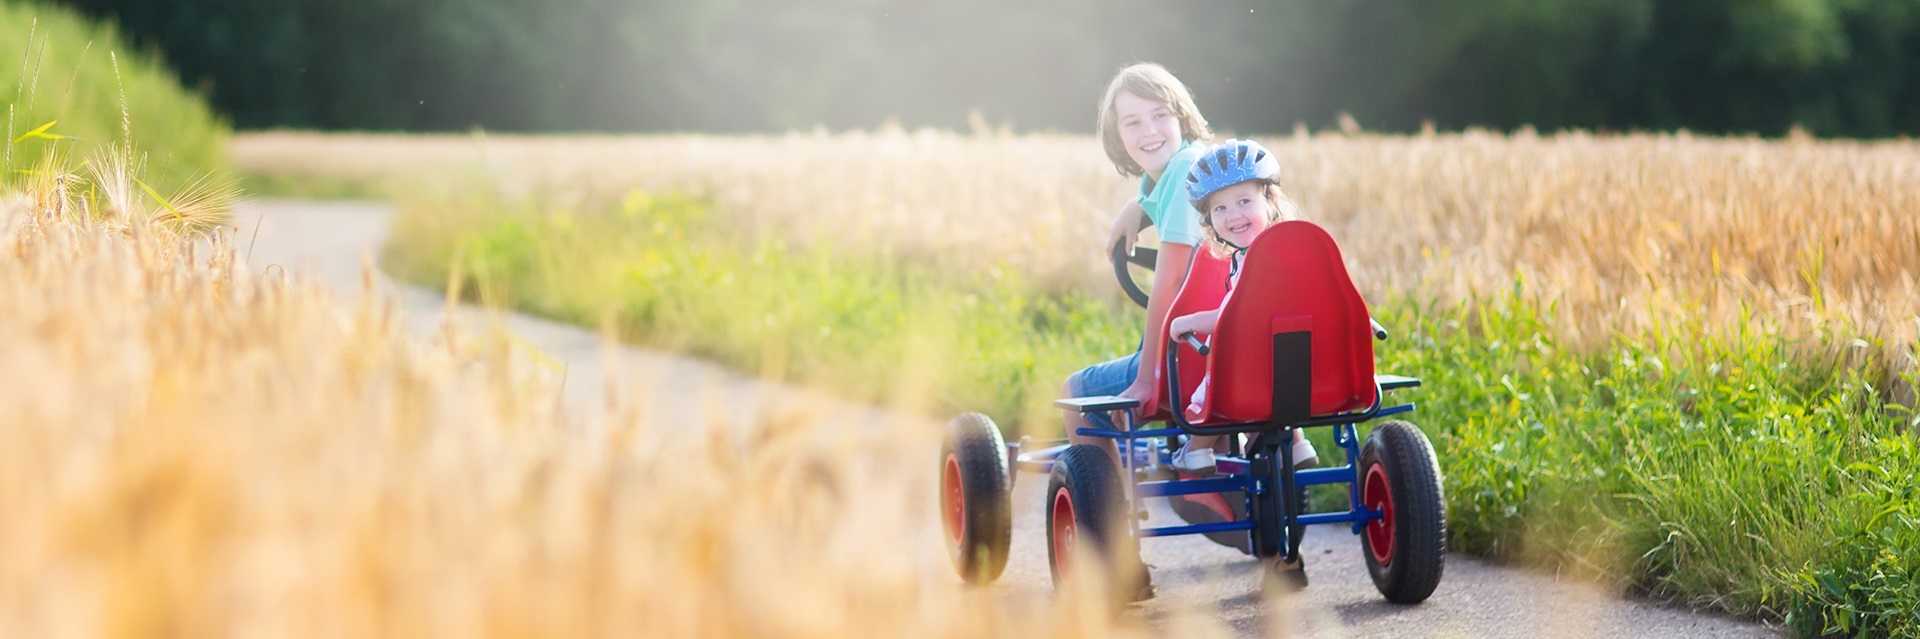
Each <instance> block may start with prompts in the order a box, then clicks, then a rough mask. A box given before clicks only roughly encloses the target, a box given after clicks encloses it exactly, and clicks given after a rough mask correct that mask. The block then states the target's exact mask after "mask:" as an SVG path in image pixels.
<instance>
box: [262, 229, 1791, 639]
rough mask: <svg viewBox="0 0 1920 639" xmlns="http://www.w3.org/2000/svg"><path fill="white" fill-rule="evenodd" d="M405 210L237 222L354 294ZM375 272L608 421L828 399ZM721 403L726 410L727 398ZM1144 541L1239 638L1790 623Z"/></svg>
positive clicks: (1548, 582) (1768, 632)
mask: <svg viewBox="0 0 1920 639" xmlns="http://www.w3.org/2000/svg"><path fill="white" fill-rule="evenodd" d="M390 214H391V213H390V209H389V207H387V206H386V205H384V204H378V203H313V202H293V201H264V202H254V203H250V204H247V205H244V206H242V207H241V208H240V210H239V211H238V212H237V213H236V215H235V216H234V223H235V225H236V226H238V227H239V234H240V237H242V238H247V237H248V236H249V235H251V234H253V233H254V232H255V231H254V227H255V226H256V225H258V227H259V228H258V235H257V237H256V239H254V241H253V246H252V249H251V255H249V256H247V260H248V262H249V263H250V264H251V265H253V268H255V269H266V268H270V267H272V266H273V265H278V266H280V267H284V268H286V269H287V270H288V271H289V272H291V273H295V274H298V275H300V276H303V277H311V278H316V279H317V280H319V281H320V282H322V283H323V284H324V285H325V286H327V287H329V288H331V289H334V290H335V291H337V292H338V293H340V294H342V295H344V296H348V297H352V296H357V295H359V294H360V293H361V292H362V291H364V290H366V288H367V281H366V278H365V274H366V272H367V271H366V269H367V268H368V265H370V264H371V263H372V259H373V255H374V251H376V250H377V248H378V247H379V246H380V244H381V243H382V242H383V241H384V240H385V238H386V234H387V223H388V219H389V217H390ZM245 244H246V243H245V242H244V241H243V243H242V250H243V252H245V251H246V248H245ZM373 286H374V288H375V289H376V291H377V292H378V294H380V295H383V296H385V297H387V298H389V299H391V300H393V301H394V303H396V304H397V305H398V306H399V308H400V311H401V313H402V314H403V315H404V316H405V318H406V321H407V322H408V324H409V326H410V327H412V328H413V329H414V330H415V331H416V332H418V333H419V334H421V335H423V336H431V335H433V334H434V333H435V332H436V331H437V330H438V328H439V327H440V325H441V323H442V322H443V321H445V320H444V318H446V317H448V316H449V315H448V314H449V312H451V317H453V318H454V320H455V321H459V322H474V323H480V322H498V323H499V324H500V325H502V326H504V327H505V328H506V329H507V330H509V331H511V332H512V333H513V334H514V335H516V336H518V337H519V338H520V339H521V340H523V341H525V342H526V343H528V344H530V345H532V346H534V347H536V348H538V349H539V350H540V351H542V352H543V353H545V354H546V355H547V356H548V357H551V358H553V359H554V360H555V361H557V362H559V363H560V364H561V365H563V366H565V367H566V378H567V383H566V392H565V395H566V397H565V402H566V403H567V405H568V410H569V411H570V412H572V413H574V414H575V415H576V416H577V417H578V419H579V420H580V421H581V422H582V423H586V424H592V423H595V422H597V421H598V415H599V414H600V411H601V410H602V409H603V404H604V402H603V399H602V398H604V397H605V388H606V387H607V384H608V383H609V380H610V379H615V380H623V381H622V383H623V384H629V385H634V384H637V385H639V386H641V387H643V388H651V389H652V393H653V394H654V396H655V397H675V398H683V399H684V398H704V399H703V400H702V401H674V402H647V404H648V405H650V406H651V408H650V410H653V411H655V413H654V414H653V415H652V416H653V417H655V418H658V419H666V420H697V421H692V422H684V423H708V422H707V420H710V419H713V418H716V417H718V418H722V419H724V418H725V417H724V416H726V415H735V416H741V417H742V418H744V416H746V415H750V414H752V413H753V412H754V411H752V410H743V408H744V407H745V406H743V403H747V405H751V404H750V403H752V402H788V401H796V400H800V401H808V402H814V403H818V402H820V401H821V399H820V398H819V396H818V395H817V394H815V393H810V392H808V391H803V390H797V389H793V388H787V387H781V386H778V385H774V384H768V383H764V382H760V381H757V380H753V379H750V378H747V377H744V376H741V375H738V374H734V373H731V372H729V371H726V370H724V369H722V368H720V367H717V366H714V365H712V364H708V363H705V362H701V361H698V360H693V359H689V358H685V357H679V356H674V355H668V354H662V353H656V352H651V351H646V350H642V349H637V348H630V347H608V346H606V345H604V344H603V343H602V340H601V339H600V337H599V336H598V335H597V334H595V333H594V332H592V331H586V330H581V329H579V328H577V327H574V326H570V325H565V324H560V323H556V322H550V321H546V320H541V319H537V318H532V317H528V316H524V315H520V314H515V313H491V312H487V311H483V310H479V309H475V308H471V307H464V306H462V307H456V308H452V309H449V308H448V306H447V302H446V300H445V299H444V298H443V297H442V296H441V295H440V294H439V293H438V292H435V291H428V290H425V289H421V288H417V287H412V286H406V285H400V284H397V283H394V282H392V281H390V280H387V279H386V278H384V277H380V276H378V275H377V274H376V275H375V278H374V281H373ZM826 405H827V406H829V407H830V408H829V409H828V410H831V411H833V412H834V413H833V414H834V419H839V420H851V421H853V422H855V423H875V424H877V423H882V422H884V421H890V420H892V419H897V416H889V415H887V414H885V413H883V412H882V411H880V410H878V409H874V408H871V407H865V406H857V405H853V404H848V403H845V402H838V401H829V402H827V403H826ZM720 408H724V410H715V409H720ZM666 411H679V412H678V413H671V412H666ZM1416 421H1417V416H1416ZM931 457H932V455H929V459H931ZM1045 483H1046V478H1045V477H1043V476H1040V475H1032V474H1028V475H1022V476H1021V477H1020V478H1019V482H1018V484H1017V486H1016V488H1015V494H1014V504H1015V513H1014V537H1013V551H1012V552H1013V558H1012V560H1011V561H1010V562H1009V565H1008V567H1007V573H1006V575H1005V576H1003V577H1002V578H1001V579H1000V581H999V582H998V583H997V584H996V585H995V586H994V588H996V589H999V590H1001V591H1003V592H1004V593H1005V596H1007V597H1009V598H1029V597H1045V596H1048V593H1050V592H1051V586H1050V585H1049V582H1048V576H1047V554H1046V549H1045V547H1044V545H1045V540H1046V535H1045V533H1044V531H1043V530H1042V526H1043V524H1044V522H1045V517H1044V515H1043V513H1042V511H1041V507H1040V506H1041V498H1040V495H1039V493H1040V492H1042V491H1043V490H1044V488H1045ZM931 498H932V497H931V496H929V499H931ZM1149 514H1150V517H1151V521H1150V522H1149V525H1161V524H1162V522H1170V521H1172V520H1173V519H1174V516H1173V513H1172V511H1171V510H1169V509H1167V508H1166V507H1165V505H1164V502H1163V501H1160V500H1155V501H1154V503H1153V504H1151V505H1150V508H1149ZM930 534H932V531H930ZM1142 545H1143V552H1144V559H1145V560H1146V562H1147V563H1148V564H1149V565H1151V566H1153V568H1154V569H1153V578H1154V583H1155V585H1156V586H1157V588H1158V592H1159V596H1158V597H1157V598H1155V599H1153V600H1151V601H1149V602H1147V603H1145V604H1143V605H1142V606H1140V607H1139V609H1138V611H1137V612H1136V613H1135V614H1143V615H1147V616H1148V618H1150V619H1155V620H1158V619H1164V618H1166V616H1167V612H1168V611H1171V610H1175V609H1182V608H1186V609H1191V608H1194V607H1213V608H1215V609H1217V610H1218V611H1219V618H1220V620H1221V621H1222V622H1224V623H1225V624H1227V625H1229V626H1230V627H1232V628H1233V629H1234V631H1235V633H1236V634H1238V635H1240V636H1270V635H1272V634H1274V632H1273V631H1275V630H1280V629H1281V627H1283V626H1290V628H1288V629H1291V630H1294V631H1296V632H1297V634H1300V635H1304V636H1317V637H1318V636H1324V637H1619V636H1628V637H1707V638H1720V637H1778V636H1783V635H1782V634H1781V633H1780V632H1779V631H1777V630H1774V629H1770V628H1766V627H1762V626H1759V625H1754V624H1750V623H1743V622H1738V621H1733V620H1728V619H1724V618H1721V617H1716V616H1711V615H1698V614H1690V613H1686V612H1682V611H1677V610H1671V609H1667V608H1662V607H1658V606H1652V605H1647V604H1644V603H1639V602H1632V601H1623V600H1620V599H1618V598H1615V597H1612V596H1610V595H1607V594H1605V593H1603V592H1601V591H1599V590H1596V589H1593V588H1590V587H1587V586H1584V585H1580V584H1576V583H1568V582H1561V581H1557V580H1555V579H1553V578H1552V577H1550V576H1546V575H1540V574H1536V573H1531V572H1525V571H1520V570H1514V569H1509V568H1503V567H1499V566H1493V565H1489V564H1487V563H1485V562H1481V561H1476V560H1473V559H1469V558H1467V557H1463V556H1460V555H1457V554H1456V555H1448V557H1447V568H1446V576H1445V577H1444V578H1443V579H1442V580H1441V582H1440V589H1439V590H1438V591H1437V592H1435V593H1434V595H1433V597H1432V598H1431V599H1428V600H1427V601H1426V602H1425V603H1423V604H1421V605H1417V606H1397V605H1393V604H1388V603H1386V602H1385V601H1384V600H1382V599H1381V598H1380V596H1379V594H1378V593H1376V592H1375V591H1374V590H1373V585H1372V583H1371V582H1370V581H1368V579H1367V572H1366V567H1365V565H1364V564H1363V563H1362V562H1361V559H1360V544H1359V541H1358V538H1357V537H1355V536H1354V535H1352V534H1350V533H1348V532H1347V531H1346V529H1344V528H1339V527H1335V526H1316V527H1314V528H1313V529H1311V530H1310V531H1309V533H1308V535H1307V539H1306V544H1305V547H1304V548H1303V552H1304V553H1305V555H1306V557H1307V558H1308V564H1307V565H1308V574H1309V576H1310V577H1311V580H1312V585H1311V586H1310V587H1309V588H1307V589H1306V590H1305V591H1303V592H1301V593H1299V594H1297V595H1294V596H1292V597H1289V598H1287V599H1286V600H1284V602H1283V603H1282V604H1280V605H1278V606H1273V607H1269V606H1267V605H1264V604H1263V603H1262V600H1261V597H1260V596H1259V593H1260V572H1259V566H1258V564H1256V563H1255V562H1254V561H1253V560H1251V559H1249V558H1247V557H1245V556H1244V555H1241V554H1240V553H1239V552H1237V551H1234V550H1230V549H1227V548H1224V547H1220V546H1216V545H1214V544H1212V543H1209V542H1207V541H1205V540H1204V539H1202V538H1198V537H1178V538H1171V539H1149V540H1146V541H1144V542H1143V544H1142ZM956 581H957V578H956ZM1180 630H1181V629H1180V628H1167V631H1168V634H1169V635H1172V636H1180V635H1181V634H1182V633H1181V632H1180Z"/></svg>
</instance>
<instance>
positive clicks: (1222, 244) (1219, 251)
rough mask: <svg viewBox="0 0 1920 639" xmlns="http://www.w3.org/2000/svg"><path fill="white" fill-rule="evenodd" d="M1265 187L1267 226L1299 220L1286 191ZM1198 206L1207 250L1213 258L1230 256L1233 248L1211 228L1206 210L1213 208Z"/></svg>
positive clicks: (1275, 185)
mask: <svg viewBox="0 0 1920 639" xmlns="http://www.w3.org/2000/svg"><path fill="white" fill-rule="evenodd" d="M1266 185H1267V189H1266V190H1267V203H1268V204H1271V205H1272V206H1271V207H1268V208H1267V224H1269V225H1271V224H1277V223H1280V222H1282V221H1285V220H1297V219H1300V205H1299V204H1296V203H1294V201H1293V198H1290V197H1287V193H1286V191H1283V190H1281V189H1280V184H1279V183H1277V182H1267V183H1266ZM1223 190H1224V189H1223ZM1214 193H1219V191H1215V192H1214ZM1207 199H1208V200H1212V199H1213V194H1208V195H1207ZM1200 204H1201V206H1199V207H1197V208H1198V209H1199V211H1198V213H1199V214H1200V232H1201V235H1204V236H1205V237H1206V244H1207V250H1209V251H1212V252H1213V255H1214V256H1215V257H1226V256H1228V255H1232V254H1233V250H1234V249H1233V246H1232V245H1230V244H1227V241H1226V240H1225V239H1223V238H1221V237H1220V232H1219V231H1216V230H1214V228H1213V213H1212V212H1210V211H1209V210H1208V209H1211V208H1213V207H1210V206H1206V202H1201V203H1200Z"/></svg>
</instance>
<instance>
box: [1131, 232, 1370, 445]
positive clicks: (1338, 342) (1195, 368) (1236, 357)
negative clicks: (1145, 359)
mask: <svg viewBox="0 0 1920 639" xmlns="http://www.w3.org/2000/svg"><path fill="white" fill-rule="evenodd" d="M1229 270H1230V264H1229V262H1228V260H1227V259H1226V258H1220V257H1215V256H1214V255H1213V254H1212V253H1211V252H1210V251H1205V250H1198V251H1195V257H1194V261H1193V266H1192V268H1191V269H1190V270H1189V271H1188V274H1187V281H1186V283H1185V285H1183V286H1181V288H1180V293H1179V295H1178V296H1176V297H1175V298H1174V302H1173V308H1172V310H1171V311H1169V312H1168V313H1167V320H1168V324H1170V323H1171V322H1172V320H1173V318H1176V317H1180V316H1182V315H1186V314H1190V313H1195V312H1200V311H1206V310H1212V309H1215V308H1219V309H1221V312H1220V322H1219V325H1218V326H1217V327H1216V328H1215V330H1214V334H1213V336H1212V339H1211V341H1210V344H1209V348H1210V350H1211V351H1212V352H1211V355H1210V356H1202V355H1200V354H1199V353H1198V352H1196V351H1194V350H1193V347H1191V346H1188V345H1187V344H1185V343H1184V342H1182V343H1181V344H1180V345H1179V346H1178V347H1177V348H1178V351H1177V352H1178V356H1177V357H1178V367H1179V373H1180V395H1179V397H1177V398H1174V401H1171V402H1169V401H1167V398H1166V397H1164V395H1165V394H1166V392H1167V391H1166V386H1165V383H1166V378H1165V375H1166V372H1165V371H1164V370H1163V371H1161V373H1160V375H1161V377H1160V385H1159V386H1158V387H1157V388H1158V392H1156V393H1155V397H1154V398H1153V399H1152V400H1149V401H1148V402H1147V404H1146V405H1145V406H1143V407H1142V414H1143V415H1146V416H1147V417H1146V418H1145V419H1146V420H1165V419H1169V418H1170V416H1171V415H1170V412H1169V411H1181V410H1184V409H1185V408H1186V405H1187V398H1190V397H1192V396H1193V391H1194V388H1195V387H1197V386H1198V385H1199V383H1200V380H1201V377H1202V376H1203V375H1210V376H1211V381H1209V382H1208V384H1209V388H1208V391H1207V396H1206V403H1205V405H1204V406H1203V407H1202V408H1203V409H1204V410H1203V411H1202V412H1201V414H1203V415H1205V417H1204V418H1203V419H1200V420H1196V421H1193V422H1192V425H1194V426H1216V425H1228V424H1247V423H1261V422H1269V421H1271V420H1272V418H1273V403H1274V402H1273V396H1274V392H1273V378H1274V371H1275V367H1274V361H1273V358H1274V336H1275V335H1277V334H1283V333H1295V332H1302V331H1304V332H1308V333H1310V338H1308V341H1309V342H1310V343H1311V356H1310V360H1311V361H1310V364H1309V366H1310V369H1309V370H1310V374H1309V376H1308V378H1309V379H1311V380H1312V382H1311V383H1312V392H1311V395H1310V400H1309V401H1308V404H1309V407H1310V408H1309V412H1310V414H1311V416H1313V417H1321V416H1327V415H1333V414H1337V413H1346V412H1352V411H1358V410H1365V409H1367V408H1369V407H1371V406H1372V405H1373V404H1374V401H1375V398H1376V396H1377V394H1378V389H1377V387H1376V386H1375V385H1374V378H1373V331H1372V324H1371V322H1370V321H1369V320H1370V316H1369V315H1368V312H1367V304H1366V301H1364V300H1362V299H1361V298H1360V293H1359V291H1357V290H1355V289H1354V287H1353V280H1352V279H1351V278H1349V277H1348V276H1347V267H1346V264H1345V263H1344V262H1342V261H1341V258H1340V248H1339V246H1338V245H1336V244H1334V242H1333V238H1332V237H1331V236H1329V235H1327V232H1326V230H1324V229H1322V228H1320V227H1319V226H1318V225H1315V224H1313V223H1311V222H1305V221H1287V222H1281V223H1279V224H1276V225H1274V226H1272V227H1269V228H1268V229H1267V230H1266V231H1264V232H1262V233H1261V234H1260V236H1259V237H1257V238H1255V239H1254V241H1253V245H1252V246H1250V247H1248V249H1247V256H1246V259H1245V262H1244V263H1243V264H1242V266H1241V273H1240V282H1239V284H1238V286H1236V287H1235V289H1234V291H1233V294H1232V295H1227V277H1228V273H1229ZM1223 297H1224V298H1225V306H1224V307H1223V306H1221V300H1222V298H1223ZM1167 330H1168V328H1167V324H1162V325H1161V326H1160V328H1159V329H1158V330H1157V331H1156V333H1157V335H1156V338H1157V339H1159V340H1161V343H1166V339H1167ZM1282 364H1287V365H1294V364H1293V363H1291V362H1282ZM1156 365H1158V366H1164V363H1158V364H1156ZM1296 366H1297V365H1296Z"/></svg>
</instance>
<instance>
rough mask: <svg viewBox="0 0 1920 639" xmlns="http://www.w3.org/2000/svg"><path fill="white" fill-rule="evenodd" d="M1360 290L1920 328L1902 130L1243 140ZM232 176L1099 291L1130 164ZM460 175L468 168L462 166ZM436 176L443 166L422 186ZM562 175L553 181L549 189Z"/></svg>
mask: <svg viewBox="0 0 1920 639" xmlns="http://www.w3.org/2000/svg"><path fill="white" fill-rule="evenodd" d="M1260 139H1262V141H1264V142H1266V143H1267V144H1268V145H1269V146H1270V147H1272V148H1273V149H1274V150H1275V151H1276V152H1277V153H1278V154H1279V155H1280V156H1281V165H1282V167H1283V171H1284V172H1285V173H1284V178H1283V179H1284V181H1285V186H1286V189H1287V191H1288V192H1289V194H1290V195H1292V196H1293V197H1294V198H1295V199H1296V200H1298V201H1300V203H1301V204H1302V207H1303V210H1304V214H1305V216H1306V217H1307V218H1308V219H1311V220H1314V221H1317V222H1319V223H1321V224H1323V225H1326V226H1328V227H1329V228H1330V230H1332V232H1333V233H1334V235H1335V237H1336V238H1337V239H1338V240H1339V241H1340V242H1341V243H1342V245H1343V247H1344V249H1345V251H1346V255H1347V259H1348V262H1349V266H1350V270H1351V271H1352V272H1353V275H1354V277H1355V279H1356V281H1357V283H1358V284H1359V285H1360V287H1361V290H1362V292H1363V293H1365V294H1367V295H1368V296H1369V297H1376V296H1382V295H1387V294H1389V293H1399V294H1407V295H1413V296H1416V297H1420V298H1431V299H1442V300H1445V299H1458V298H1462V297H1467V296H1472V295H1476V294H1477V295H1489V294H1493V293H1495V292H1499V291H1505V290H1509V289H1512V288H1513V287H1514V286H1515V283H1516V281H1517V282H1519V283H1520V284H1521V285H1522V286H1523V287H1524V288H1525V290H1526V291H1527V292H1528V294H1529V295H1530V296H1532V297H1533V298H1534V299H1537V300H1541V301H1545V302H1550V303H1552V304H1554V305H1555V308H1556V309H1557V310H1558V314H1557V316H1556V317H1557V319H1558V321H1559V323H1560V328H1561V329H1562V330H1563V331H1564V332H1565V333H1566V334H1567V335H1569V336H1573V337H1577V338H1586V339H1605V338H1606V337H1607V336H1609V335H1612V334H1614V333H1615V332H1625V333H1629V334H1631V333H1636V332H1639V331H1643V330H1648V329H1652V328H1657V327H1658V326H1659V325H1660V324H1662V323H1663V322H1684V323H1705V324H1706V325H1709V326H1719V325H1726V324H1728V323H1732V322H1755V323H1759V324H1762V325H1764V326H1765V327H1767V328H1770V329H1774V330H1780V331H1785V332H1787V333H1789V334H1793V335H1810V336H1825V337H1828V338H1835V339H1836V341H1837V338H1838V337H1853V336H1856V335H1858V336H1864V337H1869V338H1874V339H1878V340H1884V341H1887V342H1908V343H1911V342H1912V341H1913V340H1914V338H1915V337H1916V331H1917V330H1920V324H1917V322H1920V288H1916V279H1915V278H1916V273H1920V225H1916V224H1914V223H1913V222H1912V220H1913V216H1914V214H1915V212H1916V211H1920V145H1916V144H1914V143H1911V142H1906V141H1889V142H1835V141H1812V140H1807V139H1798V138H1795V139H1787V140H1761V139H1727V138H1695V137H1692V136H1688V135H1686V134H1684V133H1682V134H1673V135H1629V136H1596V135H1590V134H1584V133H1566V134H1557V135H1537V134H1534V133H1532V132H1529V131H1522V132H1520V133H1516V134H1513V135H1503V134H1496V133H1487V132H1467V133H1461V134H1447V135H1436V134H1432V133H1428V134H1423V135H1418V136H1376V135H1366V134H1356V135H1347V134H1308V133H1306V132H1296V133H1295V134H1294V135H1292V136H1288V137H1280V138H1260ZM233 148H234V157H235V160H236V162H237V163H238V165H239V166H240V168H241V170H242V171H246V172H252V173H262V174H276V175H291V176H321V177H325V178H331V179H339V178H348V179H354V180H365V181H368V182H377V183H381V184H383V187H382V188H383V189H385V191H387V192H392V193H394V194H396V195H397V196H398V197H400V198H403V199H404V198H406V197H407V196H408V194H409V193H412V192H421V191H425V190H431V189H434V188H441V187H444V185H447V184H474V183H482V184H487V185H490V188H498V189H501V190H503V191H508V192H517V193H540V194H543V195H546V194H554V193H562V194H564V193H568V192H593V191H615V192H618V191H620V190H624V189H631V188H648V189H668V190H675V191H680V192H687V193H694V194H698V195H700V196H703V197H707V198H710V199H711V200H712V201H714V202H715V203H716V206H715V210H716V211H720V212H722V214H723V215H724V216H726V219H725V220H724V221H723V222H722V223H726V224H731V225H733V226H734V227H737V231H736V232H738V233H740V234H741V235H742V236H743V238H744V237H758V236H765V235H769V234H771V235H776V236H778V237H780V238H781V239H783V240H785V241H790V242H796V243H799V244H802V245H827V246H832V247H834V248H835V250H838V251H844V252H855V253H870V254H881V255H887V256H895V257H911V258H914V259H919V260H924V261H929V262H931V263H936V264H941V265H951V266H953V267H955V268H970V269H975V270H981V271H990V270H992V269H1011V270H1018V271H1020V272H1023V273H1025V274H1027V275H1029V276H1030V277H1032V278H1034V279H1035V280H1036V281H1037V282H1039V283H1041V284H1043V285H1046V286H1052V287H1056V288H1067V287H1071V288H1079V289H1082V290H1097V291H1110V290H1112V289H1113V286H1112V284H1111V275H1110V274H1109V273H1110V271H1109V270H1108V267H1107V266H1106V264H1105V262H1104V260H1103V258H1102V256H1100V255H1099V254H1098V241H1099V238H1100V237H1102V236H1103V234H1104V229H1105V224H1106V221H1107V220H1108V219H1111V215H1112V212H1113V211H1115V210H1117V207H1118V206H1119V205H1120V204H1121V203H1122V202H1124V201H1125V198H1126V197H1127V195H1128V192H1129V189H1130V188H1131V183H1130V182H1129V181H1128V180H1127V179H1125V178H1123V177H1122V176H1120V175H1118V174H1117V173H1116V172H1115V171H1113V170H1112V168H1111V167H1110V166H1109V165H1108V164H1106V162H1105V159H1104V156H1103V155H1102V154H1101V152H1100V151H1099V147H1098V143H1097V142H1096V141H1094V140H1093V139H1092V138H1089V137H1080V136H1063V135H1029V136H1015V135H1004V134H992V133H987V134H978V135H961V134H953V133H941V132H906V131H877V132H866V133H862V132H853V133H842V134H826V133H813V134H790V135H785V136H764V137H713V136H650V137H616V136H584V137H514V136H497V135H474V136H380V135H313V134H299V133H273V134H255V135H247V136H242V137H241V138H239V139H238V140H236V142H235V144H234V147H233ZM476 181H478V182H476ZM437 185H438V186H437ZM556 187H564V188H556Z"/></svg>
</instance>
